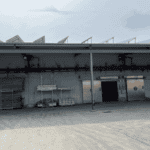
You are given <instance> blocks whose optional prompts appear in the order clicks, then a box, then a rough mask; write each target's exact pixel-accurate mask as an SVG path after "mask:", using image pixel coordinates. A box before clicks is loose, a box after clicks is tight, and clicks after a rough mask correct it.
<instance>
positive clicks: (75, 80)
mask: <svg viewBox="0 0 150 150" xmlns="http://www.w3.org/2000/svg"><path fill="white" fill-rule="evenodd" d="M33 55H35V56H37V57H39V58H40V65H41V66H42V67H52V66H54V67H56V66H57V64H58V65H59V64H60V65H61V67H74V66H75V65H76V64H79V65H80V66H84V65H88V66H90V55H89V54H82V55H79V56H77V57H75V58H74V54H33ZM133 56H134V59H133V63H134V64H138V65H140V64H142V65H146V64H149V63H150V59H149V55H146V54H145V55H141V54H140V55H136V54H134V55H133ZM139 62H140V63H139ZM36 63H37V60H34V61H32V62H31V64H33V65H36ZM105 63H107V65H111V64H116V63H117V56H116V55H115V54H93V64H94V65H96V66H98V65H101V66H105ZM7 66H9V67H10V68H15V67H24V66H25V64H24V60H23V59H22V56H21V55H20V54H5V55H4V54H1V55H0V68H5V67H7ZM16 75H18V76H19V75H20V76H23V75H21V74H16ZM40 75H41V74H40V73H30V74H29V76H28V77H27V76H25V77H26V80H25V91H24V92H23V93H22V95H23V97H24V98H25V104H30V105H31V106H32V105H33V104H35V103H36V102H37V101H39V100H40V99H41V98H42V97H41V92H38V91H37V89H36V88H37V86H38V85H40V84H41V76H40ZM90 75H91V74H90V72H89V71H82V72H81V71H80V72H77V73H75V72H64V73H62V72H55V73H54V74H53V73H42V84H43V85H47V84H50V85H53V84H56V85H57V86H58V87H71V88H72V90H71V91H63V98H67V97H71V98H74V100H75V103H78V104H79V103H82V102H83V89H82V81H83V80H90V79H91V76H90ZM124 75H125V76H127V75H130V76H132V75H143V76H150V72H147V71H144V72H142V71H134V72H132V71H123V72H119V71H103V72H100V71H95V72H94V80H97V78H99V77H104V76H124ZM79 76H80V78H79ZM144 83H145V95H146V97H148V98H150V94H149V93H150V92H149V91H150V79H148V78H147V79H146V80H145V82H144ZM124 84H125V83H124V81H123V80H122V81H121V82H118V87H119V85H124ZM97 90H98V88H97ZM118 92H119V100H120V101H125V100H126V94H125V91H121V90H119V91H118ZM42 95H43V98H49V97H50V98H51V97H52V92H42ZM60 97H61V94H60V91H54V96H53V98H55V99H57V98H60ZM95 101H97V102H98V101H99V102H100V101H102V99H99V96H95Z"/></svg>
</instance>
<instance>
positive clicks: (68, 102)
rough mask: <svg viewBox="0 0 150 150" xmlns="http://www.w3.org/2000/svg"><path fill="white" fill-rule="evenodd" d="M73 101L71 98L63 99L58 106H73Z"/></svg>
mask: <svg viewBox="0 0 150 150" xmlns="http://www.w3.org/2000/svg"><path fill="white" fill-rule="evenodd" d="M74 104H75V103H74V99H73V98H65V99H62V100H60V101H59V105H61V106H71V105H74Z"/></svg>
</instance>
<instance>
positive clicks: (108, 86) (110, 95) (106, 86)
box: [102, 81, 118, 102]
mask: <svg viewBox="0 0 150 150" xmlns="http://www.w3.org/2000/svg"><path fill="white" fill-rule="evenodd" d="M102 99H103V102H111V101H118V87H117V81H102Z"/></svg>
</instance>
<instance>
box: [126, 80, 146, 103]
mask: <svg viewBox="0 0 150 150" xmlns="http://www.w3.org/2000/svg"><path fill="white" fill-rule="evenodd" d="M127 92H128V101H133V100H144V99H145V92H144V80H143V79H138V80H137V79H128V80H127Z"/></svg>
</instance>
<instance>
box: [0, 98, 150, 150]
mask: <svg viewBox="0 0 150 150" xmlns="http://www.w3.org/2000/svg"><path fill="white" fill-rule="evenodd" d="M94 109H95V110H94V111H91V110H92V109H91V105H82V106H73V107H62V108H52V109H51V108H50V109H49V108H47V109H43V108H42V109H25V110H8V111H0V146H1V149H2V150H15V149H19V150H21V149H24V150H25V149H26V150H27V149H28V150H48V149H51V150H110V149H111V150H138V149H139V150H142V149H144V150H150V102H148V101H147V102H129V103H113V104H102V103H101V104H97V105H95V107H94ZM108 111H110V113H107V112H108Z"/></svg>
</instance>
